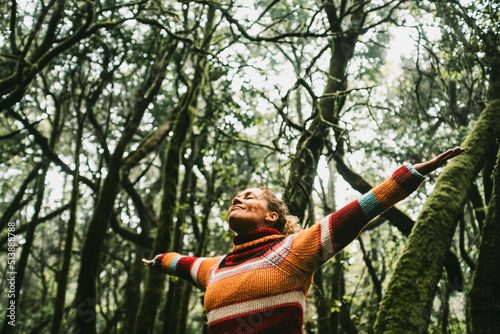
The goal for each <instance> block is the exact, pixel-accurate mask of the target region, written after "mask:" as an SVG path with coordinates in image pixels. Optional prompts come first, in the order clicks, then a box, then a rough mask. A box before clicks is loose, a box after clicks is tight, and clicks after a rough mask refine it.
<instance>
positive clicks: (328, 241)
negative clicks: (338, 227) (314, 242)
mask: <svg viewBox="0 0 500 334" xmlns="http://www.w3.org/2000/svg"><path fill="white" fill-rule="evenodd" d="M330 216H331V215H330ZM330 216H326V217H325V218H323V219H322V220H321V221H320V222H319V225H320V226H321V248H322V249H323V257H324V259H325V260H326V259H329V258H331V257H332V256H333V254H334V253H335V249H334V248H333V242H332V235H331V234H330V224H329V223H330Z"/></svg>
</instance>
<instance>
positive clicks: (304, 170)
mask: <svg viewBox="0 0 500 334" xmlns="http://www.w3.org/2000/svg"><path fill="white" fill-rule="evenodd" d="M363 10H364V5H363V4H362V3H361V2H360V3H359V6H356V12H355V13H353V14H352V17H351V22H356V24H357V26H356V27H354V26H352V27H351V32H350V33H349V32H346V31H343V29H342V27H341V20H340V19H339V18H338V17H337V14H336V13H335V11H336V9H335V8H333V4H331V5H325V11H326V14H327V16H328V18H329V20H330V24H331V28H330V29H331V30H332V32H333V33H335V34H338V35H337V37H334V38H333V39H332V44H331V57H330V66H329V69H328V77H327V80H326V86H325V89H324V92H323V96H322V97H321V100H320V101H319V102H318V105H317V107H316V108H317V109H316V110H314V112H315V113H316V116H315V117H314V120H313V121H312V122H311V125H310V126H309V128H307V129H306V130H304V131H303V132H302V134H301V137H300V139H299V142H298V143H297V149H296V153H295V156H294V158H293V160H292V163H291V169H290V170H291V172H290V175H289V177H288V181H287V184H286V187H285V191H284V194H283V200H284V201H285V203H287V205H288V207H289V209H290V213H291V214H292V215H294V216H297V217H298V218H299V220H300V221H302V220H303V218H304V214H305V211H306V206H307V204H308V203H309V198H310V196H311V192H312V187H313V184H314V178H315V177H316V170H317V166H318V161H319V158H320V156H321V153H322V151H323V149H324V148H325V146H326V145H327V140H328V138H329V137H330V136H329V130H330V128H332V127H333V128H335V129H336V130H338V115H339V112H340V110H341V109H342V107H343V105H344V102H345V98H346V94H345V92H344V91H345V89H346V87H347V78H346V68H347V65H348V63H349V61H350V60H351V58H352V56H353V54H354V49H355V46H356V42H357V40H358V33H359V29H357V28H360V27H361V26H362V24H363V19H362V17H363ZM353 24H354V23H353ZM336 132H337V135H336V137H337V139H339V138H340V131H336Z"/></svg>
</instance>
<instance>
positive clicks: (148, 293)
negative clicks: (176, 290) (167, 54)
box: [134, 7, 216, 334]
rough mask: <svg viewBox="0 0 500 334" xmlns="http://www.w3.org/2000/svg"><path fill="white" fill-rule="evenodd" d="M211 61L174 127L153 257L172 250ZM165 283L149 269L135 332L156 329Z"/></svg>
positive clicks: (203, 59) (211, 15) (203, 61)
mask: <svg viewBox="0 0 500 334" xmlns="http://www.w3.org/2000/svg"><path fill="white" fill-rule="evenodd" d="M215 16H216V15H215V8H214V7H209V8H208V12H207V23H206V25H205V35H204V38H203V43H202V44H203V48H208V45H209V42H210V40H211V37H212V32H213V27H214V24H215ZM207 66H208V61H207V56H206V54H200V56H199V58H198V61H197V64H196V69H195V73H194V76H193V80H192V81H191V83H192V84H191V86H190V87H189V89H188V91H187V93H186V95H184V97H183V99H182V100H181V102H180V105H179V107H178V110H177V117H176V119H175V124H174V127H173V135H172V137H171V138H170V141H169V143H168V147H167V154H166V157H165V165H164V167H165V169H164V171H163V177H164V179H163V185H162V189H163V196H162V200H161V211H160V216H159V219H158V227H157V231H156V238H155V241H154V243H153V250H152V253H151V257H153V256H155V255H156V254H160V253H164V252H166V251H169V250H170V248H171V246H172V245H171V242H172V229H173V223H174V215H175V211H176V207H177V205H176V201H177V188H178V183H179V166H180V163H181V153H182V152H183V148H184V143H185V141H186V138H187V135H188V133H189V131H190V129H191V126H192V117H193V114H194V112H195V110H196V107H197V103H198V98H199V95H200V92H201V89H202V88H203V86H204V83H205V78H206V71H207ZM164 285H165V275H164V274H161V273H159V272H158V271H155V270H149V271H148V274H147V278H146V284H145V287H144V291H143V295H142V299H141V304H140V306H139V311H138V312H137V316H136V323H135V329H134V333H136V334H143V333H152V332H153V329H154V324H155V318H156V311H157V309H158V305H159V304H160V299H161V295H162V292H163V288H164Z"/></svg>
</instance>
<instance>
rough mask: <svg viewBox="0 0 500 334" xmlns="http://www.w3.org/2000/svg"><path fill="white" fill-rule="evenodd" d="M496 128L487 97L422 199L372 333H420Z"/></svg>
mask: <svg viewBox="0 0 500 334" xmlns="http://www.w3.org/2000/svg"><path fill="white" fill-rule="evenodd" d="M499 132H500V101H499V100H494V101H491V103H489V105H488V106H487V107H486V109H485V110H484V111H483V112H482V114H481V116H480V118H479V120H478V122H477V124H476V126H475V127H474V129H473V130H472V131H471V133H470V134H469V136H468V137H467V139H466V140H465V142H464V143H463V145H462V146H463V147H465V148H466V150H467V151H466V152H465V153H464V154H463V155H461V156H459V157H456V158H455V159H453V160H451V161H450V162H449V163H448V165H447V166H446V167H445V169H444V170H443V172H442V174H441V175H440V177H439V179H438V181H437V183H436V187H435V189H434V191H433V192H432V194H431V195H430V196H429V198H428V199H427V201H426V203H425V205H424V207H423V209H422V212H421V213H420V215H419V217H418V219H417V222H416V224H415V227H414V228H413V231H412V233H411V234H410V237H409V240H408V243H407V245H406V247H405V249H404V251H403V254H402V256H401V258H400V259H399V260H398V263H397V266H396V269H395V270H394V274H393V275H392V277H391V280H390V282H389V285H388V287H387V290H386V292H385V294H384V296H383V298H382V302H381V305H380V310H379V313H378V316H377V322H376V324H375V333H401V332H406V333H421V332H425V331H426V329H427V325H428V321H429V316H430V310H431V309H430V308H431V306H432V301H433V299H434V295H435V293H436V289H437V283H438V281H439V279H440V278H441V273H442V268H443V265H444V263H445V259H446V255H447V253H448V250H449V248H450V244H451V240H452V238H453V234H454V232H455V229H456V225H457V222H458V220H459V218H460V215H461V213H462V210H463V207H464V204H465V202H466V200H467V198H468V193H469V190H470V189H471V187H472V184H473V182H474V180H475V179H476V176H477V174H478V172H479V171H480V170H481V168H482V167H483V166H484V162H485V157H486V154H487V152H488V150H489V149H490V147H491V146H492V145H495V140H496V138H498V136H499Z"/></svg>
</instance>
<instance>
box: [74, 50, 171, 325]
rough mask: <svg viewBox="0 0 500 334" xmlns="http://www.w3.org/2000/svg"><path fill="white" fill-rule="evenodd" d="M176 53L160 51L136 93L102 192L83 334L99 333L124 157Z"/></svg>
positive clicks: (90, 235) (84, 282) (83, 288)
mask: <svg viewBox="0 0 500 334" xmlns="http://www.w3.org/2000/svg"><path fill="white" fill-rule="evenodd" d="M173 49H175V43H171V42H167V43H165V44H164V45H163V46H162V47H161V48H160V49H159V50H158V55H157V58H156V61H155V64H154V65H153V66H154V67H153V69H152V71H151V73H150V75H149V76H148V78H147V79H146V81H145V82H144V84H143V85H142V87H141V89H139V90H138V91H137V93H136V103H135V105H134V107H133V110H132V112H131V117H130V120H129V121H128V122H127V124H126V125H125V128H124V130H123V133H122V136H121V138H120V140H119V141H118V143H117V144H116V148H115V151H114V152H113V154H112V155H111V157H110V159H109V164H108V174H107V176H106V179H105V180H104V182H103V185H102V187H101V189H100V192H99V196H98V199H97V202H96V206H95V209H94V212H93V216H92V219H91V220H90V223H89V227H88V230H87V234H86V238H85V241H84V244H83V248H82V259H81V268H80V272H79V275H78V288H77V293H76V302H77V306H76V307H77V316H76V320H77V326H78V330H80V331H81V332H83V333H89V334H91V333H95V332H96V312H95V305H96V302H97V299H96V279H97V276H98V268H99V263H100V261H99V260H100V255H101V250H102V246H103V244H104V239H105V237H106V232H107V230H108V226H109V222H110V219H111V215H112V213H113V210H112V208H113V205H114V202H115V198H116V196H117V194H118V190H119V188H120V177H121V176H120V167H121V164H122V160H123V155H124V153H125V150H126V148H127V147H128V144H129V142H130V140H131V139H132V137H133V136H134V134H135V132H136V130H137V128H138V126H139V123H140V122H141V119H142V117H143V115H144V112H145V111H146V109H147V107H148V105H149V104H150V103H151V101H152V100H153V98H154V97H155V96H156V94H157V93H158V91H159V89H160V86H161V83H162V82H163V79H164V76H165V71H166V68H167V65H168V63H169V60H170V56H171V54H172V50H173Z"/></svg>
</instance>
